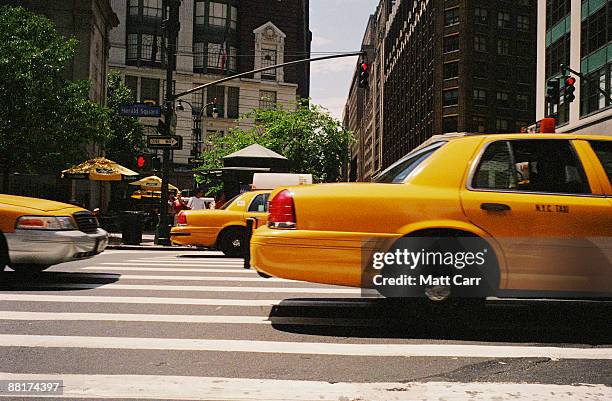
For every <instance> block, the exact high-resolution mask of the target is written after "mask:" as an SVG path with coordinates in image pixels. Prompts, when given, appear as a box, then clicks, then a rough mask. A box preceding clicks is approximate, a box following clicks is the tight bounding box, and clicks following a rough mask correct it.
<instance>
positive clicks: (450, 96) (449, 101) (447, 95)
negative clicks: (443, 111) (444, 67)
mask: <svg viewBox="0 0 612 401" xmlns="http://www.w3.org/2000/svg"><path fill="white" fill-rule="evenodd" d="M458 103H459V89H451V90H446V91H444V106H456V105H457V104H458Z"/></svg>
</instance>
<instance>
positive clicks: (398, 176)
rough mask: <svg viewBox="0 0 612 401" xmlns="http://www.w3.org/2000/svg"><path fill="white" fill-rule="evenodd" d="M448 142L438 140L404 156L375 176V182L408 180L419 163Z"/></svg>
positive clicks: (396, 182)
mask: <svg viewBox="0 0 612 401" xmlns="http://www.w3.org/2000/svg"><path fill="white" fill-rule="evenodd" d="M445 143H446V142H436V143H434V144H432V145H430V146H427V147H426V148H423V149H421V150H419V151H417V152H414V153H409V154H408V155H406V156H404V158H403V159H401V160H399V161H398V162H396V163H395V164H393V165H392V166H391V167H389V168H388V169H386V170H385V171H383V172H382V173H380V174H379V175H378V176H376V177H375V178H374V182H378V183H383V184H385V183H388V184H401V183H403V182H404V181H405V180H406V177H408V175H409V174H410V173H411V172H413V171H414V169H415V168H417V167H418V166H419V164H421V163H423V162H424V161H425V160H426V159H427V158H429V156H431V155H432V154H433V153H434V152H435V151H436V150H438V149H440V148H441V147H442V146H443V145H444V144H445Z"/></svg>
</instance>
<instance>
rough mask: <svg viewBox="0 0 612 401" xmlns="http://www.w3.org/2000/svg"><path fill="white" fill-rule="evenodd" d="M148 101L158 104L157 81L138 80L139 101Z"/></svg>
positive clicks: (149, 79)
mask: <svg viewBox="0 0 612 401" xmlns="http://www.w3.org/2000/svg"><path fill="white" fill-rule="evenodd" d="M149 100H152V101H154V102H155V104H159V79H154V78H140V101H141V102H145V101H149Z"/></svg>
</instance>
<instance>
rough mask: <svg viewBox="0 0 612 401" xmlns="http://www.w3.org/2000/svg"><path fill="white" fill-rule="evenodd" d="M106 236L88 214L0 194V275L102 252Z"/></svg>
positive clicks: (51, 202) (42, 268) (70, 207)
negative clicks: (9, 271)
mask: <svg viewBox="0 0 612 401" xmlns="http://www.w3.org/2000/svg"><path fill="white" fill-rule="evenodd" d="M107 245H108V234H107V233H106V231H104V230H103V229H101V228H100V227H99V225H98V220H97V219H96V218H95V217H94V216H93V215H92V214H91V212H89V211H87V210H85V209H83V208H80V207H76V206H73V205H69V204H65V203H60V202H54V201H50V200H46V199H38V198H27V197H22V196H13V195H4V194H0V271H1V270H4V268H5V267H6V266H7V265H8V266H9V267H11V268H12V269H13V270H15V271H18V272H39V271H42V270H45V269H47V268H48V267H49V266H51V265H55V264H58V263H63V262H71V261H74V260H79V259H85V258H90V257H92V256H94V255H96V254H99V253H101V252H102V251H104V249H105V248H106V246H107Z"/></svg>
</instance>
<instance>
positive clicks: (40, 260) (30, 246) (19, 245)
mask: <svg viewBox="0 0 612 401" xmlns="http://www.w3.org/2000/svg"><path fill="white" fill-rule="evenodd" d="M4 236H5V238H6V242H7V245H8V256H9V264H38V265H55V264H58V263H64V262H71V261H74V260H79V259H86V258H90V257H92V256H94V255H97V254H99V253H101V252H102V251H104V249H105V248H106V246H107V245H108V233H107V232H106V231H104V230H103V229H101V228H98V229H97V230H96V232H95V233H92V234H87V233H84V232H82V231H77V230H68V231H45V230H15V232H13V233H5V234H4Z"/></svg>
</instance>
